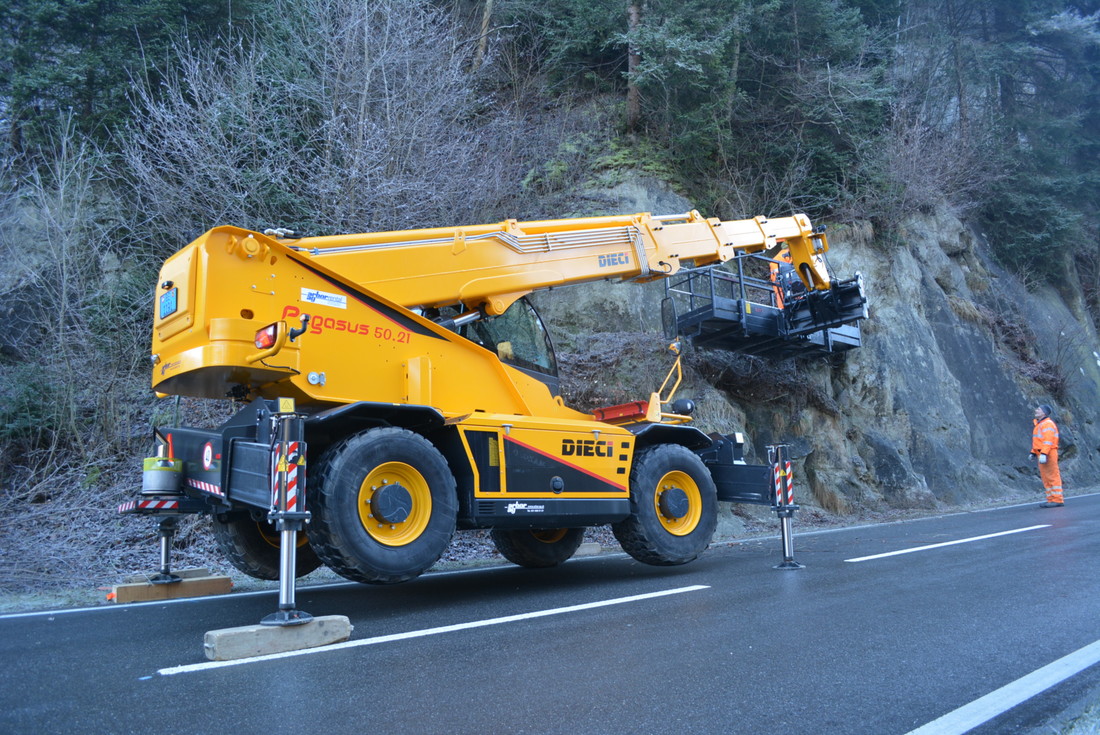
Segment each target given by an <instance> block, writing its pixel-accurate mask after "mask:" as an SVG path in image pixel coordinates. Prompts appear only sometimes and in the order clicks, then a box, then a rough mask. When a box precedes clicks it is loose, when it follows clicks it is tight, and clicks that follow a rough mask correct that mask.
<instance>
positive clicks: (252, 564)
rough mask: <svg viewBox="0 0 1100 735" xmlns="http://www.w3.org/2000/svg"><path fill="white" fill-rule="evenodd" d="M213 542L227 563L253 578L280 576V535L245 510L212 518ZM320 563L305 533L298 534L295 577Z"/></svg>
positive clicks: (273, 528)
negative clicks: (244, 511)
mask: <svg viewBox="0 0 1100 735" xmlns="http://www.w3.org/2000/svg"><path fill="white" fill-rule="evenodd" d="M214 541H216V542H217V544H218V549H220V550H221V552H222V554H224V555H225V557H226V559H228V560H229V563H230V564H232V565H233V566H234V567H235V568H237V569H238V570H239V571H241V572H243V573H245V574H247V575H248V576H250V577H255V578H256V579H278V578H279V548H280V543H281V541H280V534H279V532H278V531H276V530H275V526H273V525H271V524H270V523H268V522H267V521H257V520H255V519H253V518H252V516H251V515H250V514H248V513H230V514H228V515H225V516H215V517H214ZM319 566H321V560H320V559H318V558H317V554H315V553H314V552H313V549H312V548H310V546H309V542H308V540H307V539H306V534H304V533H299V534H298V549H297V557H296V560H295V562H294V571H295V576H298V577H303V576H305V575H307V574H309V573H310V572H312V571H313V570H314V569H316V568H317V567H319Z"/></svg>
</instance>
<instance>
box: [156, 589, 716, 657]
mask: <svg viewBox="0 0 1100 735" xmlns="http://www.w3.org/2000/svg"><path fill="white" fill-rule="evenodd" d="M706 589H710V585H707V584H696V585H692V586H690V587H678V588H676V589H671V590H662V591H660V592H647V593H645V594H641V595H631V596H630V597H616V598H615V599H612V600H599V601H597V602H586V603H583V604H581V605H570V606H569V607H556V608H552V609H549V610H536V611H535V612H529V613H521V614H519V615H506V616H504V617H502V618H489V619H487V620H474V621H472V622H469V623H458V624H455V625H443V626H440V627H438V628H425V629H424V630H410V631H408V632H407V633H393V634H391V635H380V636H376V637H374V638H364V639H362V640H358V641H345V642H343V643H334V644H332V645H329V646H319V647H317V648H307V649H305V650H302V651H286V652H284V653H270V654H266V655H264V656H254V657H252V658H241V659H236V660H233V661H207V662H205V663H201V664H185V665H183V666H173V667H170V668H167V669H160V670H158V671H157V673H158V674H160V675H161V676H172V675H174V674H187V673H191V672H194V671H207V670H209V669H220V668H223V667H226V666H239V665H241V664H251V663H257V662H260V661H274V660H275V659H280V658H290V657H291V656H306V655H309V654H312V653H327V652H329V651H339V650H342V649H345V648H358V647H359V646H372V645H374V644H376V643H390V642H393V641H403V640H408V639H410V638H422V637H424V636H429V635H439V634H440V633H454V632H456V631H460V630H470V629H471V628H484V627H486V626H489V625H502V624H504V623H515V622H518V621H521V620H531V619H533V618H545V617H547V616H550V615H563V614H565V613H571V612H580V611H582V610H592V609H594V608H598V607H608V606H610V605H622V604H624V603H627V602H640V601H641V600H651V599H653V598H655V597H666V596H668V595H679V594H682V593H684V592H697V591H699V590H706Z"/></svg>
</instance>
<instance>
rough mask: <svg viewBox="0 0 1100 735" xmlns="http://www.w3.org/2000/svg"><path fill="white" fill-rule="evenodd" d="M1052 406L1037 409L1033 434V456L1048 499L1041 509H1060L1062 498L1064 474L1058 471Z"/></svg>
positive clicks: (1056, 428)
mask: <svg viewBox="0 0 1100 735" xmlns="http://www.w3.org/2000/svg"><path fill="white" fill-rule="evenodd" d="M1050 411H1051V409H1050V406H1048V405H1046V404H1045V403H1044V404H1043V405H1041V406H1039V407H1037V408H1036V409H1035V429H1034V431H1032V433H1031V456H1032V458H1033V459H1038V461H1039V477H1041V478H1042V480H1043V488H1044V489H1045V490H1046V493H1047V499H1046V502H1045V503H1040V504H1039V507H1040V508H1060V507H1062V505H1064V504H1065V500H1064V499H1063V498H1062V474H1061V473H1060V472H1059V471H1058V426H1057V425H1056V424H1055V423H1054V419H1052V418H1051V417H1050Z"/></svg>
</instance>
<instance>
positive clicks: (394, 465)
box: [358, 462, 432, 546]
mask: <svg viewBox="0 0 1100 735" xmlns="http://www.w3.org/2000/svg"><path fill="white" fill-rule="evenodd" d="M393 485H399V486H400V487H402V488H404V490H405V492H407V493H408V497H409V500H410V501H411V507H410V508H409V511H408V516H407V517H406V518H405V519H404V520H402V521H400V522H385V521H383V520H382V519H380V518H378V517H376V516H375V513H374V509H373V508H372V506H371V502H372V501H373V500H374V497H375V495H376V494H377V493H380V492H383V491H386V489H387V488H390V487H391V486H393ZM389 491H390V492H392V490H389ZM358 500H359V502H358V507H359V522H360V523H362V524H363V528H364V529H365V530H366V532H367V533H368V534H370V536H371V538H373V539H374V540H375V541H377V542H378V543H380V544H385V545H386V546H405V545H407V544H410V543H412V542H413V541H415V540H416V539H418V538H420V534H422V533H424V529H425V528H427V527H428V521H429V520H431V517H432V493H431V490H430V488H429V487H428V483H427V481H426V480H425V479H424V476H423V475H421V474H420V473H419V472H418V471H417V470H416V468H414V467H412V466H411V465H407V464H405V463H404V462H386V463H385V464H380V465H378V466H377V467H375V468H374V469H373V470H371V471H370V473H369V474H368V475H367V476H366V478H365V479H364V480H363V484H362V485H360V486H359V499H358Z"/></svg>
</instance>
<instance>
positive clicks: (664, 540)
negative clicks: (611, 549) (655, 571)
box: [611, 444, 718, 566]
mask: <svg viewBox="0 0 1100 735" xmlns="http://www.w3.org/2000/svg"><path fill="white" fill-rule="evenodd" d="M717 525H718V497H717V490H716V489H715V487H714V480H713V479H711V476H710V472H708V471H707V468H706V465H704V464H703V460H701V459H699V457H698V456H697V455H696V454H695V453H694V452H692V451H691V450H690V449H687V448H686V447H682V446H680V445H678V444H661V445H658V446H654V447H650V448H649V449H646V450H644V451H642V452H641V453H640V454H639V455H638V457H637V459H635V461H634V468H633V469H632V470H631V472H630V517H629V518H627V519H626V520H623V521H620V522H619V523H615V524H612V526H611V531H612V532H613V533H614V534H615V538H616V539H618V540H619V543H620V544H621V545H622V547H623V551H625V552H626V553H628V554H630V555H631V556H632V557H634V558H635V559H637V560H638V561H640V562H643V563H645V564H653V565H656V566H671V565H674V564H686V563H687V562H689V561H691V560H692V559H695V558H696V557H698V556H699V554H701V553H703V551H704V550H705V549H706V548H707V546H709V545H710V540H711V538H712V537H713V536H714V529H715V527H717Z"/></svg>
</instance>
